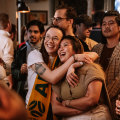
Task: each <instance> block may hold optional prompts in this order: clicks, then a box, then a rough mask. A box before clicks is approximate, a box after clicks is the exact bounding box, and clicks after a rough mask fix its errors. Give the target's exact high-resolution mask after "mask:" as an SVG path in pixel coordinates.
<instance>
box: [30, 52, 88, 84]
mask: <svg viewBox="0 0 120 120" xmlns="http://www.w3.org/2000/svg"><path fill="white" fill-rule="evenodd" d="M39 54H41V53H39ZM38 56H40V57H42V56H41V55H38ZM81 56H82V54H75V56H71V57H70V58H69V59H68V60H67V61H66V62H65V63H64V64H63V65H61V66H60V67H59V68H57V69H55V70H53V71H51V70H50V69H49V68H48V66H47V65H46V64H45V63H44V62H38V63H34V64H32V65H30V66H28V67H29V68H32V70H33V71H34V72H36V73H37V74H38V75H39V76H40V77H42V78H43V79H44V80H46V81H48V82H50V83H52V84H56V83H57V82H58V81H59V80H61V79H62V78H63V77H64V75H65V74H66V72H67V70H68V68H69V67H70V65H71V64H72V63H73V62H74V61H82V59H83V58H82V57H81ZM29 59H33V54H29V55H28V60H29ZM40 59H41V58H40ZM86 60H87V61H90V59H89V57H86Z"/></svg>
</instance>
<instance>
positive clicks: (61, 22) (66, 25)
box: [52, 5, 89, 51]
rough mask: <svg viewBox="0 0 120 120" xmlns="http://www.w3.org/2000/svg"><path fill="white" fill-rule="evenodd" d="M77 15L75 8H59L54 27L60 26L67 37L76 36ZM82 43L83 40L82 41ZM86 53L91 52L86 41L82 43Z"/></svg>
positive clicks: (55, 15) (53, 21)
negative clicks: (75, 22)
mask: <svg viewBox="0 0 120 120" xmlns="http://www.w3.org/2000/svg"><path fill="white" fill-rule="evenodd" d="M76 17H77V13H76V11H75V9H74V8H72V7H70V6H64V5H63V6H62V5H61V6H59V7H58V8H57V9H56V11H55V14H54V17H53V18H52V23H53V25H56V26H59V27H60V28H62V29H63V30H64V31H65V35H71V36H75V34H74V32H75V24H74V21H75V18H76ZM80 41H81V40H80ZM81 43H82V45H83V47H84V49H85V51H89V48H88V46H87V44H86V43H85V42H84V41H81Z"/></svg>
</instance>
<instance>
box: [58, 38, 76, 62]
mask: <svg viewBox="0 0 120 120" xmlns="http://www.w3.org/2000/svg"><path fill="white" fill-rule="evenodd" d="M73 54H75V51H74V50H73V46H72V44H71V41H70V40H69V39H63V40H62V41H61V43H60V48H59V49H58V55H59V58H60V61H61V62H62V63H64V62H66V61H67V60H68V59H69V58H70V57H71V56H72V55H73Z"/></svg>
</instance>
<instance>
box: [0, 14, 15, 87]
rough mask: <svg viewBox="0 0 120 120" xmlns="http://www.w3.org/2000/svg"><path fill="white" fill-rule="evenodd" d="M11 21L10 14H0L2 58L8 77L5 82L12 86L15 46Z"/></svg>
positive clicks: (0, 53)
mask: <svg viewBox="0 0 120 120" xmlns="http://www.w3.org/2000/svg"><path fill="white" fill-rule="evenodd" d="M10 30H11V23H10V21H9V16H8V15H7V14H5V13H1V14H0V58H1V59H2V61H3V63H4V68H5V70H6V74H7V77H6V78H5V82H6V83H7V84H9V85H10V87H12V82H11V81H12V78H11V63H12V61H13V55H14V48H13V42H12V40H11V38H10V34H9V32H10Z"/></svg>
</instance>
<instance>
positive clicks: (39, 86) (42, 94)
mask: <svg viewBox="0 0 120 120" xmlns="http://www.w3.org/2000/svg"><path fill="white" fill-rule="evenodd" d="M57 58H58V57H55V59H54V62H53V64H52V67H51V69H52V70H53V69H55V66H57V65H58V59H57ZM48 66H50V64H48ZM50 98H51V84H50V83H48V82H47V81H45V80H43V79H42V78H40V77H39V76H38V75H37V77H36V79H35V83H34V86H33V89H32V92H31V96H30V99H29V102H28V105H27V111H28V118H29V120H46V119H47V114H48V109H49V105H50Z"/></svg>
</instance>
